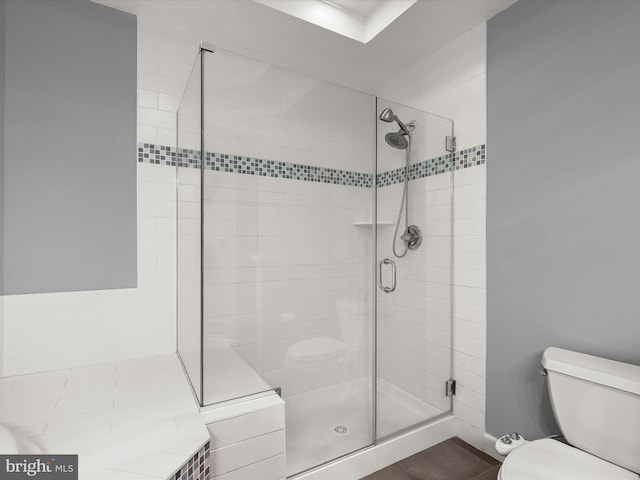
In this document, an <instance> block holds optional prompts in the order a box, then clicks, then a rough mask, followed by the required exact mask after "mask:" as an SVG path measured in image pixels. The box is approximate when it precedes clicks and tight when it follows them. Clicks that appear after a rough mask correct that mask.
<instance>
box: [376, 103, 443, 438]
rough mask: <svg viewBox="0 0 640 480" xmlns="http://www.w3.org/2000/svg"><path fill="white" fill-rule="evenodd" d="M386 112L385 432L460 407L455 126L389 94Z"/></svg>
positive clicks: (380, 181) (380, 351)
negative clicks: (451, 144) (449, 387)
mask: <svg viewBox="0 0 640 480" xmlns="http://www.w3.org/2000/svg"><path fill="white" fill-rule="evenodd" d="M386 109H389V110H386ZM377 115H378V125H377V131H378V133H377V175H376V181H377V185H376V188H377V190H376V197H377V199H376V203H377V258H376V260H377V264H376V265H377V270H378V289H377V302H376V303H377V312H376V314H377V355H378V357H377V417H376V418H377V422H376V423H377V428H376V437H377V438H378V439H380V438H384V437H387V436H389V435H393V434H395V433H398V432H400V431H402V430H404V429H407V428H410V427H414V426H416V425H418V424H420V423H423V422H425V421H427V420H430V419H433V418H434V417H437V416H438V415H441V414H443V413H446V412H449V411H450V410H451V397H448V396H447V395H446V392H445V384H446V381H447V380H448V379H450V378H451V370H452V368H451V363H452V348H451V347H452V334H451V314H452V312H451V290H452V179H453V177H452V163H453V162H452V161H453V156H452V154H450V153H449V152H447V151H446V145H445V141H446V137H447V136H451V135H453V132H452V129H453V124H452V121H451V120H448V119H445V118H442V117H438V116H436V115H432V114H429V113H427V112H423V111H420V110H417V109H414V108H410V107H407V106H404V105H399V104H396V103H393V102H390V101H387V100H384V99H381V98H379V99H378V100H377ZM407 153H409V154H410V167H409V169H408V172H407V171H406V160H407ZM405 172H406V174H407V175H408V182H406V191H405ZM401 208H402V212H400V209H401ZM398 224H399V225H398ZM396 226H397V227H398V228H396ZM407 227H409V228H408V230H407ZM403 235H404V239H403V238H401V236H403ZM408 247H409V248H408Z"/></svg>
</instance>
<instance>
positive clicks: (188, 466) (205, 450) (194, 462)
mask: <svg viewBox="0 0 640 480" xmlns="http://www.w3.org/2000/svg"><path fill="white" fill-rule="evenodd" d="M209 448H210V445H209V442H207V443H206V444H205V446H204V447H202V448H201V449H200V450H199V451H198V452H196V454H195V455H194V456H193V457H192V458H190V459H189V461H187V462H185V464H184V465H182V467H180V470H178V471H177V472H176V473H175V474H174V475H172V476H171V477H169V479H170V480H209V477H210V473H209V472H210V470H211V463H210V462H211V456H210V453H209Z"/></svg>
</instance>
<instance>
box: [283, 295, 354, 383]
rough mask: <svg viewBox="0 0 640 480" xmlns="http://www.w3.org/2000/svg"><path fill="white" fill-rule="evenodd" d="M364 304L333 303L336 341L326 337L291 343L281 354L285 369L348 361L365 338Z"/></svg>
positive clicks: (349, 301) (350, 301)
mask: <svg viewBox="0 0 640 480" xmlns="http://www.w3.org/2000/svg"><path fill="white" fill-rule="evenodd" d="M363 303H364V302H358V301H355V300H350V299H343V300H338V301H337V302H336V313H337V316H338V327H339V332H340V335H339V337H340V338H335V337H330V336H318V337H311V338H307V339H305V340H300V341H298V342H296V343H294V344H292V345H291V346H290V347H289V348H288V349H287V352H286V354H285V358H284V366H285V367H286V368H288V369H297V368H303V369H305V370H306V369H308V368H309V367H310V366H311V365H314V364H315V365H317V366H321V364H322V365H324V366H326V367H327V368H334V367H332V365H336V364H337V363H338V362H345V361H348V360H349V358H351V357H352V356H353V355H354V354H355V353H356V352H357V351H359V350H360V348H361V345H362V342H363V341H364V338H365V324H366V316H365V307H364V305H363Z"/></svg>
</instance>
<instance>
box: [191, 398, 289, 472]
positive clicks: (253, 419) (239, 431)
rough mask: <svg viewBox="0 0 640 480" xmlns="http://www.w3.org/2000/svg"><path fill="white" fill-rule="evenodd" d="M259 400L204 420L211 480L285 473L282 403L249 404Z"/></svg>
mask: <svg viewBox="0 0 640 480" xmlns="http://www.w3.org/2000/svg"><path fill="white" fill-rule="evenodd" d="M260 403H263V401H262V400H260V399H258V400H252V401H250V402H245V403H244V405H246V407H245V406H243V404H239V405H238V407H239V408H238V409H237V410H236V411H233V410H230V411H229V413H228V414H227V413H222V414H218V415H217V418H216V419H215V421H211V422H208V423H207V428H208V430H209V434H210V435H211V478H212V479H216V480H253V479H256V478H260V479H261V480H262V479H264V480H278V479H280V478H284V477H285V476H286V471H285V470H286V466H285V430H284V426H285V419H284V402H282V400H279V401H278V403H279V404H278V405H274V406H270V407H268V408H264V407H258V408H253V407H252V405H258V404H260ZM270 403H271V404H273V403H275V402H274V401H271V402H270ZM204 415H205V419H206V418H207V414H206V413H205V414H204Z"/></svg>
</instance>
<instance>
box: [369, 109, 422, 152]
mask: <svg viewBox="0 0 640 480" xmlns="http://www.w3.org/2000/svg"><path fill="white" fill-rule="evenodd" d="M378 118H379V119H380V120H382V121H383V122H393V121H395V122H396V123H397V124H398V125H400V128H401V129H402V131H403V132H404V135H411V131H412V130H413V128H415V121H413V120H412V121H411V122H413V128H409V127H408V126H407V125H405V124H404V123H402V121H401V120H400V119H399V118H398V116H397V115H396V114H395V113H393V110H391V109H390V108H385V109H384V110H382V113H381V114H380V115H378ZM411 122H409V123H411ZM396 148H398V147H396Z"/></svg>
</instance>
